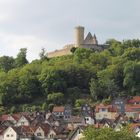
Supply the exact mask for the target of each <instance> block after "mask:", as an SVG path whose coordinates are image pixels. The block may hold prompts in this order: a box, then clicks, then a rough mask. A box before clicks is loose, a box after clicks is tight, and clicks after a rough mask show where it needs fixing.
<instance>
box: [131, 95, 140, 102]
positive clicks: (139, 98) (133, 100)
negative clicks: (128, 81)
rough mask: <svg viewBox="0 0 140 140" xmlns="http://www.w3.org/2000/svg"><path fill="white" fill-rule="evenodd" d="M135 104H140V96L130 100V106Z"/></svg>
mask: <svg viewBox="0 0 140 140" xmlns="http://www.w3.org/2000/svg"><path fill="white" fill-rule="evenodd" d="M135 102H140V96H134V97H133V98H132V99H130V100H128V103H129V104H134V103H135Z"/></svg>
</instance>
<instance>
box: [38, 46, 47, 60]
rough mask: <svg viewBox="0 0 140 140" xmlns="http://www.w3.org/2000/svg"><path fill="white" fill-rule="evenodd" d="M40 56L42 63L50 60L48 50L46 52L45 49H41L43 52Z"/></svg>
mask: <svg viewBox="0 0 140 140" xmlns="http://www.w3.org/2000/svg"><path fill="white" fill-rule="evenodd" d="M39 56H40V59H41V60H42V61H43V60H46V59H48V58H47V55H46V50H45V48H42V49H41V52H40V53H39Z"/></svg>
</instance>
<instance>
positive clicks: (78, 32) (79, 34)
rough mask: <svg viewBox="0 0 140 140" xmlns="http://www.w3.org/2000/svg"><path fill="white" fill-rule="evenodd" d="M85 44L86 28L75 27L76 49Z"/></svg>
mask: <svg viewBox="0 0 140 140" xmlns="http://www.w3.org/2000/svg"><path fill="white" fill-rule="evenodd" d="M83 42H84V27H82V26H77V27H75V47H79V46H80V45H81V44H83Z"/></svg>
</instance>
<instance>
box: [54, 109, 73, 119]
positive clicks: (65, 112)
mask: <svg viewBox="0 0 140 140" xmlns="http://www.w3.org/2000/svg"><path fill="white" fill-rule="evenodd" d="M52 113H53V114H54V115H56V116H57V117H59V118H63V119H65V120H67V119H69V118H70V117H71V113H72V109H71V107H70V106H55V107H54V108H53V111H52Z"/></svg>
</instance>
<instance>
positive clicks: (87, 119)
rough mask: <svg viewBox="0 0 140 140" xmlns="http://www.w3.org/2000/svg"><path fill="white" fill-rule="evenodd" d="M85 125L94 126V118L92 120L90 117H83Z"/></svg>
mask: <svg viewBox="0 0 140 140" xmlns="http://www.w3.org/2000/svg"><path fill="white" fill-rule="evenodd" d="M85 123H86V124H89V125H93V124H95V123H96V120H95V118H92V117H90V116H89V117H85Z"/></svg>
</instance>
